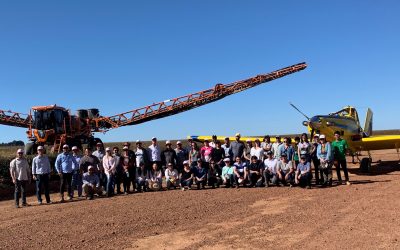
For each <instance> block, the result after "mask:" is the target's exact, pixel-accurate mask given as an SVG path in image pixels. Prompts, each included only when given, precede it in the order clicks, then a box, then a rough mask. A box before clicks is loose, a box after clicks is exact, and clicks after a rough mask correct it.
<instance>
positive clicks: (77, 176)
mask: <svg viewBox="0 0 400 250" xmlns="http://www.w3.org/2000/svg"><path fill="white" fill-rule="evenodd" d="M82 185H83V182H82V175H81V173H79V171H76V172H74V173H73V175H72V192H74V190H75V188H76V189H77V190H78V196H79V197H80V196H82ZM71 196H72V195H71Z"/></svg>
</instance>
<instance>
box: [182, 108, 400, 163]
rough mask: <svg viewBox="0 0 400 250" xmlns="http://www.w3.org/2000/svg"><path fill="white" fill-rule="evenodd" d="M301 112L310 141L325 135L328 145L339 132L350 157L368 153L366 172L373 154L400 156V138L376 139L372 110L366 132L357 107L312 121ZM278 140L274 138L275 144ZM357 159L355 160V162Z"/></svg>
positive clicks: (196, 137)
mask: <svg viewBox="0 0 400 250" xmlns="http://www.w3.org/2000/svg"><path fill="white" fill-rule="evenodd" d="M290 105H291V106H292V107H293V108H295V109H296V110H297V111H298V112H300V113H301V114H302V115H303V116H305V117H306V118H307V121H304V122H303V125H304V126H306V127H307V128H308V131H309V133H310V135H311V136H310V138H312V137H313V135H314V134H324V135H325V136H326V138H327V140H328V141H333V140H334V133H335V131H339V132H340V133H341V135H342V138H343V139H345V140H346V141H347V143H348V145H349V150H350V152H349V153H350V155H352V156H353V157H354V156H357V158H358V155H359V153H360V152H361V151H367V152H368V157H365V158H362V159H361V160H360V168H361V169H362V170H363V171H369V170H370V168H371V162H372V158H371V154H370V151H371V150H381V149H396V150H397V152H399V147H400V135H380V136H373V135H372V118H373V113H372V111H371V109H368V111H367V115H366V119H365V125H364V128H362V127H361V126H360V121H359V118H358V113H357V110H356V109H355V108H354V107H351V106H346V107H344V108H343V109H341V110H339V111H337V112H334V113H330V114H328V115H316V116H313V117H311V118H309V117H308V116H307V115H305V114H304V113H303V112H301V111H300V110H299V109H298V108H297V107H296V106H294V105H293V104H290ZM189 138H191V139H193V140H195V141H201V142H202V141H204V140H210V141H211V140H212V137H211V136H190V137H189ZM224 139H225V137H224V136H218V137H217V140H220V141H223V140H224ZM229 139H230V140H231V141H232V140H235V137H229ZM256 139H259V140H260V141H262V139H263V138H262V137H242V138H241V139H240V140H241V141H247V140H250V141H254V140H256ZM274 141H275V139H274V138H271V142H274ZM353 159H354V158H353Z"/></svg>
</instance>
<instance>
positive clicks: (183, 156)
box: [175, 141, 189, 173]
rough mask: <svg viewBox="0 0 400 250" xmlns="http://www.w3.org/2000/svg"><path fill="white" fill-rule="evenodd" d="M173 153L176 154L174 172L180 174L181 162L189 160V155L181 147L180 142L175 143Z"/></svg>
mask: <svg viewBox="0 0 400 250" xmlns="http://www.w3.org/2000/svg"><path fill="white" fill-rule="evenodd" d="M175 153H176V170H178V172H179V173H180V172H182V170H183V162H184V161H187V160H188V159H189V153H188V151H186V149H184V148H183V147H182V142H181V141H177V142H176V148H175Z"/></svg>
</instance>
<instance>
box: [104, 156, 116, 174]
mask: <svg viewBox="0 0 400 250" xmlns="http://www.w3.org/2000/svg"><path fill="white" fill-rule="evenodd" d="M103 168H104V172H105V174H106V175H110V174H114V173H115V170H116V166H115V157H114V156H107V155H105V156H104V157H103Z"/></svg>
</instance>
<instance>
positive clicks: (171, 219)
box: [0, 150, 400, 249]
mask: <svg viewBox="0 0 400 250" xmlns="http://www.w3.org/2000/svg"><path fill="white" fill-rule="evenodd" d="M373 157H374V160H379V159H383V160H392V161H393V162H391V163H385V164H379V166H375V167H374V170H373V172H372V173H371V174H370V175H363V174H361V173H360V172H359V170H358V166H353V165H351V164H350V165H351V168H350V173H351V175H350V178H351V181H352V182H353V185H351V186H345V185H342V186H334V187H331V188H313V189H311V190H307V189H301V188H288V187H271V188H253V189H248V188H240V189H224V188H221V189H215V190H211V189H208V190H199V191H197V190H190V191H186V192H182V191H165V192H155V193H141V194H132V195H128V196H117V197H113V198H99V199H95V200H93V201H87V200H78V199H76V200H75V202H66V203H63V204H57V203H56V204H52V205H42V206H38V205H36V202H35V197H29V199H28V202H30V203H31V204H33V205H32V206H30V207H26V208H21V209H15V208H14V206H13V201H11V200H8V201H2V202H0V211H1V215H2V216H1V218H0V248H1V249H10V248H16V247H18V248H20V249H28V248H33V249H38V248H41V249H50V248H51V249H63V248H71V249H72V248H106V249H121V248H137V249H150V248H152V249H156V248H158V249H160V248H161V249H199V248H202V249H227V248H235V249H242V248H249V249H254V248H258V249H260V248H261V249H263V248H267V247H268V248H274V249H275V248H279V249H287V248H303V249H304V248H307V249H316V248H324V249H338V248H347V249H353V248H359V249H362V248H366V249H376V248H385V249H386V248H390V249H399V248H400V230H398V229H399V228H400V220H399V215H400V211H399V210H398V209H397V207H399V206H400V180H399V175H400V172H399V170H400V166H399V164H398V163H397V162H395V161H397V160H398V159H399V158H398V156H397V154H395V153H394V151H393V150H386V151H381V152H377V153H374V154H373ZM375 165H376V164H375ZM335 179H336V174H335V171H334V180H335ZM56 197H57V195H56V194H54V195H52V198H53V200H56V199H57V198H56Z"/></svg>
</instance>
